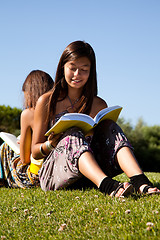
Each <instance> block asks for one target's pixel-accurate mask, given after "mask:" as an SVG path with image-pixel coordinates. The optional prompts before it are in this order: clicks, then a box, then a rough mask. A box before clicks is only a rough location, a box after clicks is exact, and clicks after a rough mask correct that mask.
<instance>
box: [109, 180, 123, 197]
mask: <svg viewBox="0 0 160 240" xmlns="http://www.w3.org/2000/svg"><path fill="white" fill-rule="evenodd" d="M120 188H123V189H124V184H123V183H120V184H119V186H118V187H117V188H116V190H115V191H114V193H113V195H112V196H113V197H115V195H116V193H117V192H118V191H119V189H120Z"/></svg>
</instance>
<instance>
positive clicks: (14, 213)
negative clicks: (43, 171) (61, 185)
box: [0, 173, 160, 240]
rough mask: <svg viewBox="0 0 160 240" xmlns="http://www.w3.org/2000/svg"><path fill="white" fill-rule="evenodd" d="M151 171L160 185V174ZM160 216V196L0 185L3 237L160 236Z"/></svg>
mask: <svg viewBox="0 0 160 240" xmlns="http://www.w3.org/2000/svg"><path fill="white" fill-rule="evenodd" d="M147 176H148V177H149V178H150V180H151V181H153V183H154V184H155V185H156V186H159V187H160V173H147ZM116 179H118V180H120V179H121V180H122V181H126V180H127V178H126V176H125V175H124V174H122V175H120V176H118V177H117V178H116ZM159 219H160V195H152V196H141V197H140V196H137V195H133V196H130V197H128V198H125V199H116V198H110V197H109V196H104V195H103V194H102V193H100V192H99V191H98V190H96V189H87V190H85V191H82V190H72V191H71V190H61V191H55V192H43V191H42V190H41V189H40V188H34V189H28V190H23V189H8V188H0V239H64V240H66V239H85V240H86V239H103V240H104V239H109V240H110V239H135V240H137V239H160V221H159Z"/></svg>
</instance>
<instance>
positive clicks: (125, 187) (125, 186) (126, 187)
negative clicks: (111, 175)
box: [110, 182, 133, 197]
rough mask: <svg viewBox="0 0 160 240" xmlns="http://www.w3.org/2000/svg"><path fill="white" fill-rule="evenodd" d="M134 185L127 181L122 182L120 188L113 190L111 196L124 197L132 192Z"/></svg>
mask: <svg viewBox="0 0 160 240" xmlns="http://www.w3.org/2000/svg"><path fill="white" fill-rule="evenodd" d="M132 190H133V186H132V184H130V183H128V182H125V183H121V184H120V185H119V186H118V188H117V189H116V190H115V191H113V192H112V193H111V194H110V196H111V197H124V196H127V195H129V194H131V193H132Z"/></svg>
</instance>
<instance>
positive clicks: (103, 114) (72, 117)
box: [45, 106, 122, 136]
mask: <svg viewBox="0 0 160 240" xmlns="http://www.w3.org/2000/svg"><path fill="white" fill-rule="evenodd" d="M121 110H122V107H120V106H113V107H108V108H105V109H102V110H101V111H99V112H98V113H97V115H96V116H95V117H94V118H92V117H90V116H89V115H86V114H83V113H66V114H64V115H63V116H62V117H61V118H60V119H59V120H58V121H57V122H56V123H55V124H54V125H53V127H51V128H50V130H49V131H48V132H46V134H45V136H48V135H49V134H50V133H51V132H54V133H55V134H58V133H61V132H65V131H66V130H67V129H68V128H70V127H74V126H76V127H79V128H80V129H81V130H82V131H83V133H84V134H87V133H88V132H89V131H90V130H91V129H92V128H94V127H95V126H96V125H97V124H98V123H100V122H101V121H103V120H106V119H111V120H113V121H114V122H116V121H117V119H118V117H119V114H120V112H121Z"/></svg>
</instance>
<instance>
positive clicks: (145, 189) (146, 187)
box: [142, 186, 152, 194]
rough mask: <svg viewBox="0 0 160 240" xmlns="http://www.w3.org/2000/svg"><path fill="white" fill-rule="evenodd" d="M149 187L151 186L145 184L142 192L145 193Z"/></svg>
mask: <svg viewBox="0 0 160 240" xmlns="http://www.w3.org/2000/svg"><path fill="white" fill-rule="evenodd" d="M149 188H152V186H145V187H144V188H143V191H142V193H143V194H145V193H147V192H148V189H149Z"/></svg>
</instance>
